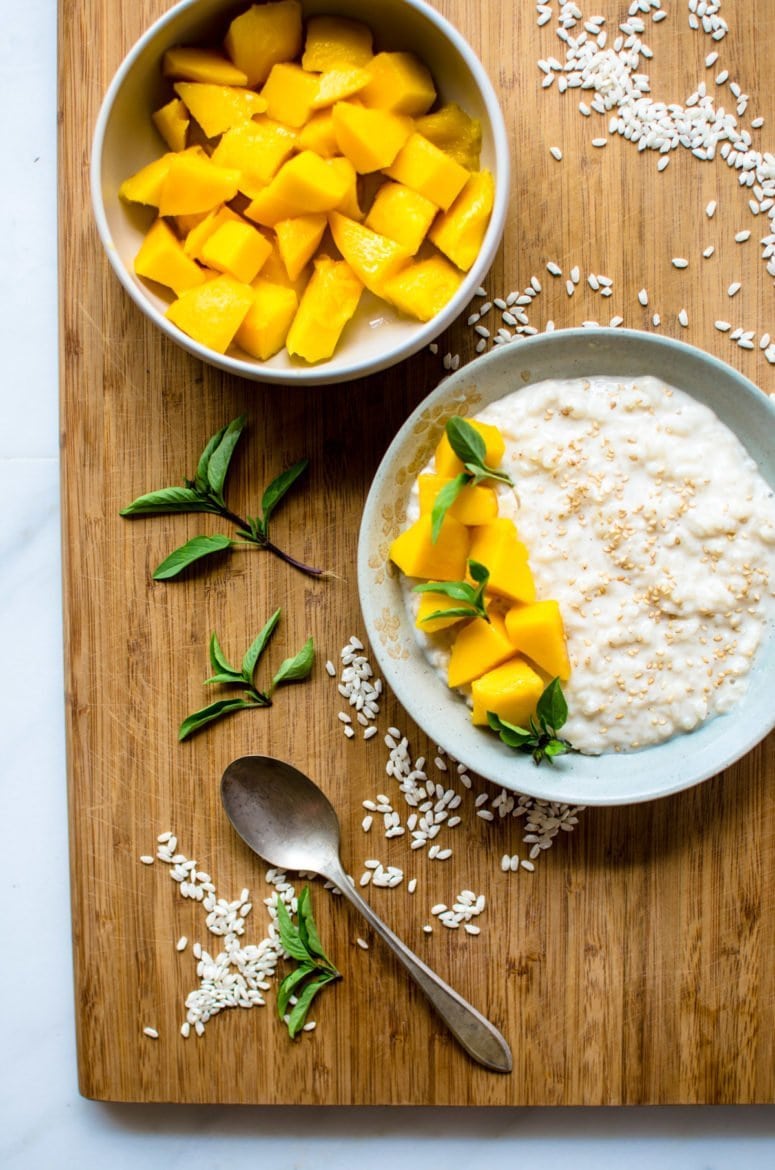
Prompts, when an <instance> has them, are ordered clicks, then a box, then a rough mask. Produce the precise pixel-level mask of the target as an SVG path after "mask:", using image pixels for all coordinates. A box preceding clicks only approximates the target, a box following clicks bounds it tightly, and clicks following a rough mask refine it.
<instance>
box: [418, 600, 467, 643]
mask: <svg viewBox="0 0 775 1170" xmlns="http://www.w3.org/2000/svg"><path fill="white" fill-rule="evenodd" d="M454 605H455V602H454V601H453V600H452V598H450V597H447V595H446V593H437V592H436V591H435V590H433V589H429V590H427V591H426V592H424V593H421V594H420V604H419V605H418V607H417V617H416V619H415V623H414V624H415V626H416V627H417V629H418V630H423V631H424V632H425V633H426V634H437V633H438V632H439V630H447V629H449V627H450V626H456V625H458V624H459V623H460V622H462V621H464V618H462V617H431V614H434V613H437V612H438V611H439V610H440V609H451V608H453V607H454Z"/></svg>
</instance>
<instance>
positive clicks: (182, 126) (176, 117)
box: [151, 98, 190, 151]
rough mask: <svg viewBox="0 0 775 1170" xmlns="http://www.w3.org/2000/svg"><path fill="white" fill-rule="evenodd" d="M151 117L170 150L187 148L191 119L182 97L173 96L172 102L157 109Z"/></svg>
mask: <svg viewBox="0 0 775 1170" xmlns="http://www.w3.org/2000/svg"><path fill="white" fill-rule="evenodd" d="M151 117H152V119H153V124H154V126H155V127H156V129H157V130H158V131H159V133H160V134H161V136H162V138H163V139H164V141H165V142H166V144H167V146H168V147H169V148H170V150H175V151H179V150H185V149H186V136H187V134H188V127H189V123H190V119H189V116H188V110H187V109H186V107H185V106H184V104H183V102H182V101H181V100H180V98H173V99H172V101H171V102H167V104H166V105H164V106H162V107H161V108H160V109H158V110H156V111H155V112H154V113H153V114H152V115H151Z"/></svg>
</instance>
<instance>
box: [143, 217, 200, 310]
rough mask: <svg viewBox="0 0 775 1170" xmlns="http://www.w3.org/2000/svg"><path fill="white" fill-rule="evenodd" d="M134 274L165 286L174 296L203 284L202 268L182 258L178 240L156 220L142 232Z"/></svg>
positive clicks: (187, 257) (184, 257)
mask: <svg viewBox="0 0 775 1170" xmlns="http://www.w3.org/2000/svg"><path fill="white" fill-rule="evenodd" d="M135 272H136V273H137V275H138V276H144V277H146V278H147V279H148V280H155V281H157V282H158V283H159V284H164V285H166V286H167V288H171V289H172V290H173V291H174V292H175V293H177V294H180V293H182V292H185V290H186V289H187V288H194V287H195V286H196V285H198V284H204V282H205V274H204V273H203V272H202V269H201V268H200V267H199V265H198V264H196V263H195V262H194V261H193V260H192V259H191V258H190V257H189V256H187V255H186V253H185V252H184V251H183V246H182V244H181V242H180V240H179V239H178V237H177V236H176V235H175V233H174V232H173V230H172V228H171V227H170V226H169V224H167V223H165V221H164V220H163V219H157V220H156V222H155V223H154V224H153V226H152V227H151V228H150V230H149V231H148V232H147V233H146V235H145V238H144V239H143V242H142V244H141V245H140V250H139V252H138V253H137V255H136V256H135Z"/></svg>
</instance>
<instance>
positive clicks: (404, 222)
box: [366, 183, 438, 256]
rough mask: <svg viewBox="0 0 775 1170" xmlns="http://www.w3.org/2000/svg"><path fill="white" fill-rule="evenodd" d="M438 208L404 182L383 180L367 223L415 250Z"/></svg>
mask: <svg viewBox="0 0 775 1170" xmlns="http://www.w3.org/2000/svg"><path fill="white" fill-rule="evenodd" d="M437 210H438V208H437V207H436V205H435V203H431V201H430V199H426V198H425V196H424V195H420V194H418V192H417V191H412V190H411V188H409V187H405V186H404V185H403V183H383V184H382V186H381V187H380V188H379V190H378V191H377V194H376V196H375V197H374V202H373V203H372V205H371V210H370V211H369V214H368V215H367V216H366V227H370V228H371V229H372V231H375V232H379V233H380V235H382V236H387V237H388V239H389V240H395V241H396V243H397V244H403V245H404V247H405V248H408V249H409V251H410V252H411V253H412V255H413V256H414V254H415V253H416V252H417V250H418V248H419V247H420V244H421V243H422V242H423V240H424V239H425V237H426V235H427V234H428V228H429V227H430V226H431V224H432V223H433V220H434V218H435V216H436V212H437Z"/></svg>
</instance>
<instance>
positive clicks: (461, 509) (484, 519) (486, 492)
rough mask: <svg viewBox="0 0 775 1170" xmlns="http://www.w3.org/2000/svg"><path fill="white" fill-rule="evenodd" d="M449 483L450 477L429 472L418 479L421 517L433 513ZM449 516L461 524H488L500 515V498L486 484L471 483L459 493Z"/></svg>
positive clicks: (449, 511)
mask: <svg viewBox="0 0 775 1170" xmlns="http://www.w3.org/2000/svg"><path fill="white" fill-rule="evenodd" d="M449 482H450V480H449V478H448V477H446V476H443V475H431V474H430V473H429V472H425V473H424V474H423V475H421V476H420V477H419V478H418V480H417V486H418V489H419V493H420V514H421V515H424V514H425V513H426V512H432V511H433V505H434V504H435V503H436V497H437V496H438V494H439V492H440V491H441V489H442V488H443V487H445V486H446V485H447V484H448V483H449ZM447 514H448V515H449V516H454V517H455V519H456V520H459V521H460V523H461V524H468V525H479V524H488V523H489V522H490V520H494V519H495V517H496V516H497V515H498V497H497V496H496V494H495V492H494V491H493V489H492V488H490V487H486V486H485V485H484V484H481V483H469V484H467V485H466V487H464V488H463V489H462V491H460V492H459V493H458V496H457V498H456V499H455V502H454V503H453V504H452V506H451V508H449V510H448V513H447Z"/></svg>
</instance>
